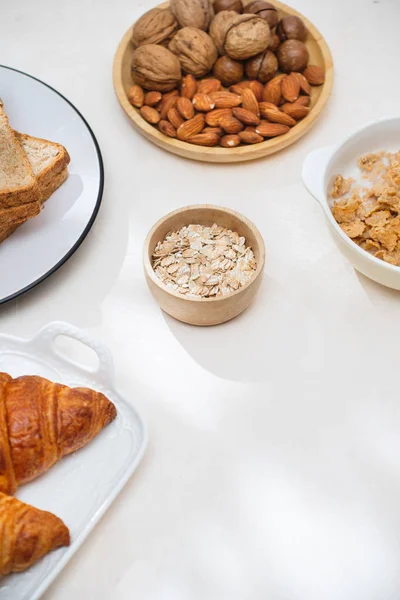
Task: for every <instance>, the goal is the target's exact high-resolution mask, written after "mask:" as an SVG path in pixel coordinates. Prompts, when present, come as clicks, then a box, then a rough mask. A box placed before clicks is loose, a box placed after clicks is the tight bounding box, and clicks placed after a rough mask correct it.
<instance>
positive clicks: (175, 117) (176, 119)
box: [167, 106, 185, 129]
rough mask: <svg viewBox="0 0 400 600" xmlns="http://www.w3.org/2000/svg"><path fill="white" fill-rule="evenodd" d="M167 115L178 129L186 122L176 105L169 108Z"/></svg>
mask: <svg viewBox="0 0 400 600" xmlns="http://www.w3.org/2000/svg"><path fill="white" fill-rule="evenodd" d="M167 117H168V121H169V122H170V123H171V125H173V126H174V127H175V129H178V128H179V127H180V126H181V125H182V123H184V122H185V119H183V118H182V117H181V114H180V112H179V111H178V109H177V108H176V106H173V107H172V108H170V109H169V111H168V114H167Z"/></svg>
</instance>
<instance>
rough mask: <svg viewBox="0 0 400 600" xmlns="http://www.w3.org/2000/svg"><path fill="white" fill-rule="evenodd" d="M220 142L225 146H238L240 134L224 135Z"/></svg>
mask: <svg viewBox="0 0 400 600" xmlns="http://www.w3.org/2000/svg"><path fill="white" fill-rule="evenodd" d="M220 144H221V146H222V147H223V148H236V146H239V145H240V137H239V136H238V135H224V137H222V138H221V141H220Z"/></svg>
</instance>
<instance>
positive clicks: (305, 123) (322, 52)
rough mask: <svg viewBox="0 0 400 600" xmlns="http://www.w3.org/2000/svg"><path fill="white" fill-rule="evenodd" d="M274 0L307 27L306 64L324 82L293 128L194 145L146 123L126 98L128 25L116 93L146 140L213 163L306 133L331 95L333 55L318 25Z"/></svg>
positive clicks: (258, 152) (239, 158)
mask: <svg viewBox="0 0 400 600" xmlns="http://www.w3.org/2000/svg"><path fill="white" fill-rule="evenodd" d="M249 1H250V0H244V3H245V4H248V2H249ZM273 4H274V5H275V6H276V8H277V9H278V10H279V13H280V16H282V17H284V16H287V15H297V16H298V17H300V18H301V19H303V21H304V23H305V25H306V27H307V29H308V38H307V41H306V46H307V48H308V51H309V53H310V61H309V64H310V65H318V66H320V67H322V68H323V69H324V71H325V83H324V84H323V85H321V86H318V87H313V88H312V93H311V106H312V108H311V110H310V112H309V114H308V115H307V116H306V117H305V118H304V119H303V120H302V121H300V122H299V123H298V124H297V125H295V126H294V127H292V129H291V130H290V131H289V132H288V133H286V134H285V135H281V136H279V137H277V138H272V139H270V140H267V141H265V142H261V143H260V144H254V145H250V146H238V147H237V148H218V147H213V148H203V147H201V146H195V145H194V144H189V143H187V142H181V141H180V140H177V139H173V138H169V137H167V136H166V135H164V134H163V133H161V131H159V130H158V129H157V128H156V127H153V126H152V125H149V123H147V122H146V121H145V120H144V119H143V118H142V117H141V115H140V113H139V111H138V110H137V109H136V108H134V107H133V106H132V105H131V104H130V102H129V100H128V96H127V94H128V91H129V88H130V87H131V86H132V85H133V82H132V75H131V62H132V54H133V50H134V49H133V46H132V44H131V36H132V26H131V27H130V28H129V29H128V31H127V32H126V33H125V35H124V37H123V38H122V40H121V42H120V44H119V46H118V49H117V52H116V54H115V57H114V66H113V80H114V89H115V93H116V95H117V98H118V100H119V103H120V104H121V106H122V108H123V109H124V111H125V112H126V114H127V115H128V117H129V118H130V119H131V121H132V123H133V125H134V126H135V127H136V129H138V130H139V131H140V133H142V134H143V135H144V136H145V137H146V138H147V139H148V140H150V141H151V142H153V143H154V144H157V146H160V148H164V150H167V151H168V152H172V153H173V154H178V155H179V156H183V157H184V158H190V159H193V160H200V161H203V162H214V163H235V162H243V161H247V160H253V159H255V158H261V157H262V156H267V155H268V154H273V153H275V152H278V151H279V150H282V149H283V148H286V147H287V146H290V145H291V144H293V143H294V142H296V141H297V140H298V139H299V138H301V137H302V136H303V135H304V134H306V133H307V132H308V130H309V129H310V128H311V127H312V126H313V125H314V123H315V121H316V120H317V119H318V117H319V116H320V114H321V111H322V109H323V108H324V106H325V104H326V103H327V101H328V98H329V96H330V93H331V90H332V85H333V64H332V56H331V53H330V51H329V48H328V45H327V43H326V41H325V40H324V38H323V37H322V35H321V34H320V33H319V31H318V29H316V28H315V27H314V25H313V24H312V23H310V21H308V19H306V18H305V17H303V15H302V14H300V13H299V12H297V11H296V10H294V9H293V8H291V7H290V6H287V5H286V4H283V3H282V2H277V1H276V0H273ZM167 6H168V2H165V3H164V4H161V5H160V8H165V7H167Z"/></svg>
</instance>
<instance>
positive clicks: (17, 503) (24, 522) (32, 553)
mask: <svg viewBox="0 0 400 600" xmlns="http://www.w3.org/2000/svg"><path fill="white" fill-rule="evenodd" d="M69 543H70V537H69V531H68V528H67V527H66V526H65V525H64V523H63V522H62V521H61V519H59V518H58V517H56V516H55V515H53V514H52V513H49V512H46V511H44V510H39V509H38V508H34V507H33V506H30V505H29V504H25V503H24V502H21V500H17V498H13V497H12V496H6V495H5V494H2V493H0V576H1V575H8V573H15V572H18V571H24V570H25V569H27V568H28V567H30V566H31V565H33V564H34V563H35V562H36V561H38V560H39V559H40V558H42V557H43V556H44V555H45V554H47V553H48V552H51V551H52V550H55V549H56V548H59V547H60V546H69Z"/></svg>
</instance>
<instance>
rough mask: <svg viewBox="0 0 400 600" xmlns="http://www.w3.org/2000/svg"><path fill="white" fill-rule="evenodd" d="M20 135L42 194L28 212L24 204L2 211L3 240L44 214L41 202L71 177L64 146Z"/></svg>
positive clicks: (17, 134) (1, 234)
mask: <svg viewBox="0 0 400 600" xmlns="http://www.w3.org/2000/svg"><path fill="white" fill-rule="evenodd" d="M16 136H17V139H18V141H19V143H20V144H21V147H22V148H23V150H24V152H25V154H26V156H27V158H28V160H29V163H30V165H31V167H32V170H33V173H34V176H35V177H36V179H37V181H38V184H39V190H40V196H41V197H40V201H39V202H31V203H30V204H27V205H24V206H25V211H23V210H20V207H14V208H10V209H8V210H3V211H0V243H1V242H3V241H4V240H5V239H6V238H8V237H9V236H10V235H11V234H13V233H14V231H15V230H16V229H17V227H19V225H22V223H24V222H25V221H27V220H28V219H31V218H32V217H36V216H37V215H38V214H39V213H40V208H41V203H43V202H45V201H46V200H48V198H50V196H51V195H52V194H53V193H54V192H55V191H56V189H57V188H59V187H60V186H61V185H62V184H63V183H64V181H65V180H66V179H67V177H68V168H67V165H68V164H69V162H70V157H69V154H68V152H67V150H66V149H65V148H64V146H62V145H61V144H56V143H54V142H49V141H48V140H43V139H41V138H35V137H32V136H29V135H26V134H23V133H17V132H16ZM21 208H22V207H21Z"/></svg>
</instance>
